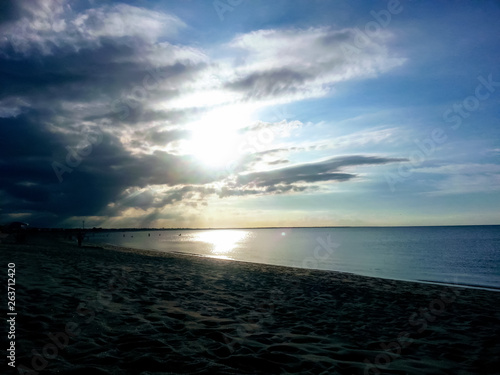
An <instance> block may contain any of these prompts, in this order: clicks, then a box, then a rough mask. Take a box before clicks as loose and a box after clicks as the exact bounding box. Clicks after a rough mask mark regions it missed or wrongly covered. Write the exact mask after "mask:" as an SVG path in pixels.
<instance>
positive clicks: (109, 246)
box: [68, 241, 500, 292]
mask: <svg viewBox="0 0 500 375" xmlns="http://www.w3.org/2000/svg"><path fill="white" fill-rule="evenodd" d="M68 243H69V242H68ZM87 243H88V245H89V246H95V247H97V248H102V249H104V250H111V251H123V252H129V253H136V254H142V255H146V256H152V257H155V256H158V257H163V255H162V254H166V256H168V254H171V255H178V256H181V257H182V256H186V257H195V258H207V259H218V260H222V261H227V262H240V263H249V264H258V265H265V266H272V267H285V268H290V269H297V270H312V271H320V272H332V273H339V274H346V275H356V276H361V277H368V278H374V279H380V280H392V281H402V282H408V283H418V284H429V285H445V286H450V287H457V288H466V289H477V290H486V291H491V292H500V287H495V286H484V285H473V284H456V283H448V282H444V281H432V280H421V279H415V280H411V279H399V278H391V277H381V276H369V275H362V274H358V273H354V272H344V271H337V270H321V269H317V268H302V267H294V266H286V265H278V264H268V263H258V262H251V261H245V260H238V259H224V258H217V257H211V256H207V255H202V254H194V253H193V254H189V253H184V252H181V251H160V250H154V249H144V248H133V247H124V246H117V245H112V244H106V243H93V242H90V241H87Z"/></svg>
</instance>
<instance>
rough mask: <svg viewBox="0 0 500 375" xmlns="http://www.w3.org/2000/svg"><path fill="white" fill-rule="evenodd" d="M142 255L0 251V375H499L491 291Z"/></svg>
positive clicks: (37, 242)
mask: <svg viewBox="0 0 500 375" xmlns="http://www.w3.org/2000/svg"><path fill="white" fill-rule="evenodd" d="M154 254H155V253H152V252H148V251H136V250H130V249H120V248H113V247H109V248H108V247H107V248H100V247H95V246H88V245H87V246H85V247H82V248H78V247H77V246H76V245H75V244H72V243H62V242H55V240H53V239H50V238H48V237H38V238H34V239H31V240H29V243H27V244H24V245H15V244H0V258H1V260H2V262H1V264H2V267H3V268H4V275H5V276H4V277H5V279H4V282H3V284H4V285H7V264H8V263H15V269H16V286H15V288H16V312H17V313H18V315H17V316H16V325H15V336H16V337H15V365H16V366H17V369H14V368H12V367H10V366H8V365H3V364H2V370H1V373H2V374H18V373H21V374H23V373H24V374H36V373H38V374H82V375H83V374H85V375H87V374H89V375H92V374H93V375H98V374H144V375H146V374H499V373H500V340H499V337H500V312H499V307H500V292H493V291H485V290H478V289H466V288H456V287H448V286H444V285H429V284H421V283H412V282H403V281H391V280H383V279H377V278H369V277H362V276H355V275H349V274H343V273H336V272H325V271H313V270H302V269H293V268H286V267H276V266H268V265H259V264H252V263H243V262H234V261H226V260H220V259H209V258H200V257H194V256H185V255H180V254H164V255H162V256H154ZM4 289H5V291H4V294H5V295H6V293H7V291H6V287H5V288H4ZM4 301H6V299H5V298H4ZM5 334H7V331H5ZM4 342H5V341H4ZM5 349H8V347H7V348H5ZM4 353H5V352H4Z"/></svg>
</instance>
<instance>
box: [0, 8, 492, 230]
mask: <svg viewBox="0 0 500 375" xmlns="http://www.w3.org/2000/svg"><path fill="white" fill-rule="evenodd" d="M498 35H500V3H499V2H498V1H481V2H477V1H445V0H443V1H417V0H413V1H412V0H401V1H398V0H383V1H361V0H354V1H347V0H345V1H342V0H286V1H285V0H273V1H268V0H216V1H207V0H176V1H174V0H170V1H146V0H142V1H139V0H137V1H123V2H112V1H106V2H100V1H93V0H85V1H84V0H81V1H62V0H50V1H49V0H32V1H31V0H30V1H2V2H1V3H0V76H1V82H2V84H1V85H0V176H1V177H0V223H8V222H10V221H23V222H27V223H29V224H30V225H31V226H38V227H77V226H80V225H81V222H82V220H85V225H86V226H87V227H93V226H95V227H104V228H113V227H115V228H116V227H120V228H124V227H160V228H161V227H166V228H168V227H174V228H179V227H191V228H216V227H263V226H278V227H289V226H407V225H468V224H473V225H474V224H500V126H499V125H500V106H499V104H500V65H499V62H500V45H499V39H498Z"/></svg>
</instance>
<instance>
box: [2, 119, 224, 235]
mask: <svg viewBox="0 0 500 375" xmlns="http://www.w3.org/2000/svg"><path fill="white" fill-rule="evenodd" d="M45 118H46V116H44V115H43V114H36V113H30V114H24V115H20V116H18V117H17V118H10V119H2V124H1V126H0V145H1V148H0V174H1V175H2V181H1V183H0V192H1V193H2V194H1V197H2V210H3V211H2V214H3V217H1V218H2V219H3V220H7V219H8V218H7V217H6V216H5V214H8V213H9V212H32V213H45V214H46V215H47V216H48V217H51V218H57V221H50V224H54V225H55V224H56V223H57V222H58V221H61V220H64V219H65V218H68V217H71V216H83V215H89V216H90V215H97V214H99V213H100V212H103V211H104V210H105V209H106V206H107V205H108V204H110V203H113V202H115V201H116V200H117V198H119V197H120V196H121V194H122V192H123V191H124V190H125V189H127V188H129V187H139V188H145V187H148V186H152V185H171V186H174V185H182V184H205V183H208V182H212V181H214V179H215V178H216V176H212V175H210V174H209V173H207V172H206V171H204V170H203V169H202V168H200V167H199V166H198V165H197V164H196V163H195V162H194V161H193V160H192V159H190V158H188V157H181V156H175V155H171V154H168V153H166V152H155V153H153V154H151V155H132V154H130V152H128V151H127V150H126V149H125V148H124V147H123V145H122V144H121V142H120V140H119V139H118V138H117V137H115V136H113V135H112V134H109V133H105V134H104V135H103V137H102V142H101V143H100V144H99V145H98V146H95V147H94V148H93V149H92V151H91V153H90V154H89V155H88V156H86V157H83V158H82V161H81V163H80V164H79V165H78V166H77V167H75V168H70V169H71V172H67V173H64V174H63V175H62V178H63V180H62V182H61V183H60V182H59V180H58V178H57V176H56V174H55V172H54V170H53V167H52V164H53V163H54V162H58V163H61V164H62V165H66V162H65V158H66V156H67V154H68V149H67V148H66V147H69V149H77V142H78V137H82V135H81V134H75V133H72V134H64V135H63V134H57V133H56V134H54V133H52V132H51V131H50V130H49V129H50V127H49V126H48V125H44V121H43V119H45ZM49 118H50V117H49ZM180 193H182V190H181V191H180ZM181 198H182V194H180V195H177V196H175V195H169V196H165V197H164V198H163V199H162V200H161V201H160V202H159V203H158V204H150V203H151V202H152V201H151V202H150V201H148V199H149V198H148V196H147V195H145V196H142V197H141V199H142V201H139V202H138V203H137V204H133V205H132V206H138V207H141V208H146V207H160V206H161V205H165V204H169V203H172V202H174V201H176V200H178V199H181ZM52 220H55V219H52ZM44 224H45V225H47V224H49V223H47V222H45V223H44ZM39 225H40V223H39Z"/></svg>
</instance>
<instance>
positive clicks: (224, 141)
mask: <svg viewBox="0 0 500 375" xmlns="http://www.w3.org/2000/svg"><path fill="white" fill-rule="evenodd" d="M248 123H249V120H248V117H247V115H246V113H245V111H243V110H242V109H241V108H240V107H237V106H226V107H223V108H218V109H216V110H213V111H211V112H210V113H209V114H207V115H205V116H204V117H203V119H201V120H200V121H198V122H196V123H193V124H192V125H191V126H190V131H191V134H192V135H191V138H190V140H189V141H188V142H187V144H186V152H187V153H188V154H190V155H192V156H194V157H195V158H197V159H198V160H199V161H200V162H201V163H202V164H204V165H205V166H207V167H210V168H213V169H217V168H222V167H224V166H226V165H228V164H231V163H233V162H234V161H235V160H237V159H238V158H239V157H240V156H241V154H240V151H241V150H242V149H243V147H241V146H242V142H243V138H242V136H241V134H240V133H239V131H238V129H241V128H242V127H244V126H246V125H248Z"/></svg>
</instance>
